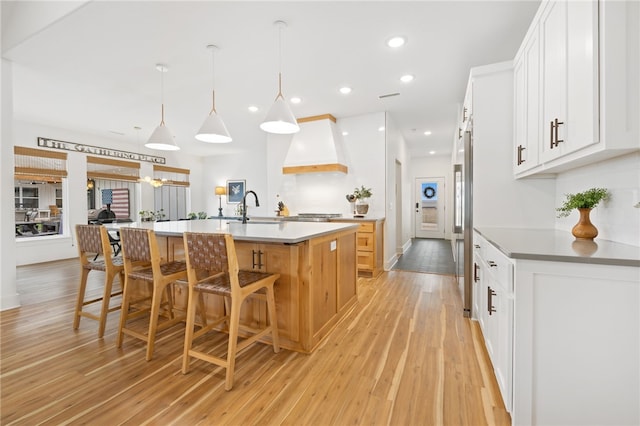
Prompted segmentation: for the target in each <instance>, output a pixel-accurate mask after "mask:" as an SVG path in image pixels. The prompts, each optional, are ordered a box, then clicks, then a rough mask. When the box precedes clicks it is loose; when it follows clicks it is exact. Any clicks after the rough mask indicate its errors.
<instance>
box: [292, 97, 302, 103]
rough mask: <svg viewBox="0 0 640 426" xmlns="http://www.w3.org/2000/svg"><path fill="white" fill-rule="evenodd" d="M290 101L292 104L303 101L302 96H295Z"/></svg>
mask: <svg viewBox="0 0 640 426" xmlns="http://www.w3.org/2000/svg"><path fill="white" fill-rule="evenodd" d="M290 101H291V103H292V104H299V103H300V102H302V98H299V97H297V96H294V97H293V98H291V99H290Z"/></svg>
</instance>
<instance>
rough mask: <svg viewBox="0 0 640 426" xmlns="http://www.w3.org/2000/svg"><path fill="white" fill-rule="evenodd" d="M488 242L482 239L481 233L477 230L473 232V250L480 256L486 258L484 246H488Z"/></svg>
mask: <svg viewBox="0 0 640 426" xmlns="http://www.w3.org/2000/svg"><path fill="white" fill-rule="evenodd" d="M489 245H490V244H489V242H488V241H487V240H485V239H484V237H483V236H482V235H480V234H479V233H477V232H474V233H473V252H474V253H475V254H477V255H478V256H479V257H480V258H482V259H486V256H485V253H486V248H487V246H489Z"/></svg>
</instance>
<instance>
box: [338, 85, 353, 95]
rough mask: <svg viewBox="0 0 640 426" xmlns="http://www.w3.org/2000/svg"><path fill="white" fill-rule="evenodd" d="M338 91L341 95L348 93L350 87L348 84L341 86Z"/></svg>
mask: <svg viewBox="0 0 640 426" xmlns="http://www.w3.org/2000/svg"><path fill="white" fill-rule="evenodd" d="M340 93H342V94H343V95H348V94H349V93H351V87H348V86H344V87H341V88H340Z"/></svg>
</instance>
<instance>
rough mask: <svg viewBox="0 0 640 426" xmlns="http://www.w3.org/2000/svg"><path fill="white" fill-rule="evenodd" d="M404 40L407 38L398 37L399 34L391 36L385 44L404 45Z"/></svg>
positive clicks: (392, 45) (390, 45) (391, 45)
mask: <svg viewBox="0 0 640 426" xmlns="http://www.w3.org/2000/svg"><path fill="white" fill-rule="evenodd" d="M406 42H407V39H406V38H404V37H400V36H396V37H391V38H390V39H389V40H387V46H389V47H400V46H402V45H404V44H405V43H406Z"/></svg>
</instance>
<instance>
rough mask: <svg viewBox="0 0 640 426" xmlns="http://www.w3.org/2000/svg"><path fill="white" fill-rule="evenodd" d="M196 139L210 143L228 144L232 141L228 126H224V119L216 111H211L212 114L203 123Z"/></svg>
mask: <svg viewBox="0 0 640 426" xmlns="http://www.w3.org/2000/svg"><path fill="white" fill-rule="evenodd" d="M196 139H198V140H199V141H202V142H209V143H228V142H231V140H232V139H231V136H230V135H229V131H228V130H227V126H225V125H224V122H223V121H222V118H220V116H219V115H218V114H217V113H216V112H215V110H214V111H211V114H209V116H208V117H207V118H206V119H205V120H204V123H202V127H200V130H199V131H198V134H197V135H196Z"/></svg>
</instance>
